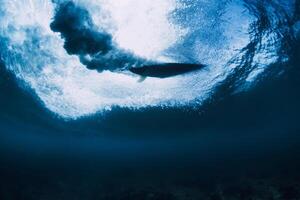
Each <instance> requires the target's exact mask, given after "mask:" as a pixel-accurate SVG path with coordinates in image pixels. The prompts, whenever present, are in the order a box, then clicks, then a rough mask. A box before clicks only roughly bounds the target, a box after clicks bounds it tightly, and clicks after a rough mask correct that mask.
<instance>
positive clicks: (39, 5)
mask: <svg viewBox="0 0 300 200" xmlns="http://www.w3.org/2000/svg"><path fill="white" fill-rule="evenodd" d="M64 2H66V1H64V0H55V1H54V0H53V1H51V0H9V1H8V0H0V5H1V6H0V19H1V20H0V44H1V50H0V58H1V61H3V63H4V64H5V67H6V68H7V70H9V71H10V72H11V73H13V74H14V75H15V76H16V78H17V80H18V82H19V85H20V87H22V88H23V89H25V90H27V91H28V92H33V93H34V94H35V95H36V96H37V97H38V98H39V100H40V101H41V103H42V104H43V105H44V106H45V107H46V108H47V109H48V110H50V111H51V112H53V113H54V114H55V115H57V116H59V117H62V118H64V119H77V118H81V117H84V116H90V115H93V114H96V113H105V112H109V111H110V110H112V109H113V108H114V107H121V108H130V109H141V108H146V107H162V108H168V107H182V106H191V107H195V106H196V107H197V106H200V105H201V104H202V103H203V102H204V101H205V100H207V99H208V98H210V97H212V96H213V94H214V92H215V89H216V88H217V87H218V86H220V85H221V84H222V83H223V82H224V81H225V80H227V79H228V77H231V76H234V75H236V73H237V71H240V70H241V69H245V65H247V67H248V68H247V70H245V71H247V73H244V74H243V76H241V75H239V77H237V79H239V80H240V79H243V83H242V84H241V85H239V87H238V88H237V89H236V90H239V91H240V90H241V89H245V88H249V86H251V85H252V84H254V83H255V82H256V81H257V79H258V78H259V77H260V75H261V74H263V73H264V72H265V71H266V69H268V68H269V66H271V65H272V64H274V63H276V62H278V61H279V60H280V61H285V60H287V59H288V58H287V57H286V56H284V55H278V52H279V49H280V47H281V45H282V43H281V42H280V41H281V40H282V39H283V38H284V37H283V36H284V34H285V32H284V31H286V29H287V28H286V26H284V25H282V26H281V27H280V28H281V29H279V33H278V32H271V31H266V30H267V28H268V27H266V28H265V29H264V30H262V32H260V33H259V34H255V37H253V34H252V32H251V30H253V25H257V24H258V23H257V22H258V21H259V20H261V15H260V14H257V15H255V14H253V13H255V12H257V10H255V11H253V9H254V7H255V6H254V7H251V5H252V3H249V2H248V1H238V0H228V1H227V0H221V1H220V0H210V1H207V0H197V1H190V0H165V1H163V2H162V1H160V0H143V1H140V0H122V1H119V0H73V1H72V2H73V3H74V4H75V5H78V6H80V7H81V8H83V9H85V10H86V11H87V12H88V13H89V15H90V16H91V19H92V21H93V23H94V24H95V26H96V28H97V29H98V30H99V31H105V32H106V33H107V34H109V35H110V36H111V38H112V41H113V44H114V45H115V46H116V49H117V50H119V51H120V52H128V53H129V54H130V55H133V56H134V57H139V58H142V59H145V60H152V61H153V60H154V61H159V62H198V63H203V64H205V65H207V66H208V67H207V68H206V69H204V70H200V71H197V72H194V73H190V74H186V75H182V76H176V77H171V78H167V79H158V78H147V79H146V80H145V81H144V82H142V83H140V82H138V81H137V80H138V77H137V76H136V75H134V74H131V73H129V72H120V71H109V70H104V71H101V72H99V71H96V70H90V69H87V68H86V66H85V65H83V64H82V62H80V58H79V57H78V56H76V55H70V54H68V53H67V51H66V49H65V48H64V42H65V41H64V39H63V38H62V37H61V35H60V33H58V32H54V31H53V30H51V28H50V24H51V23H52V22H53V20H54V16H55V13H56V10H57V7H58V6H59V5H60V4H62V3H64ZM247 2H248V3H247ZM274 4H275V3H274ZM279 4H280V3H279ZM276 5H277V4H276ZM280 5H281V4H280ZM274 7H275V6H274V5H273V4H272V5H269V8H270V9H267V11H266V12H268V14H270V13H272V14H273V13H278V10H277V11H274V10H273V8H274ZM292 7H293V4H292V3H290V4H289V6H287V5H283V8H282V9H286V10H289V9H292ZM255 8H259V7H255ZM267 8H268V7H267ZM270 15H271V14H270ZM288 17H289V16H285V15H284V16H281V15H279V14H278V15H276V16H275V17H274V16H273V18H272V20H270V23H275V24H279V23H278V22H284V19H286V18H288ZM274 19H275V20H274ZM276 19H278V20H276ZM270 27H274V24H272V25H270ZM281 30H284V31H281ZM289 30H290V29H289ZM257 37H259V42H258V43H254V42H253V41H255V39H257ZM278 41H279V42H278ZM249 44H254V45H256V46H255V51H254V55H250V57H251V63H249V62H246V61H245V60H247V59H248V58H249V57H247V58H245V56H249V55H248V54H249V51H250V45H249ZM116 55H118V52H116ZM107 62H108V63H106V64H108V65H109V60H108V61H107ZM249 66H251V67H249ZM241 77H242V78H241Z"/></svg>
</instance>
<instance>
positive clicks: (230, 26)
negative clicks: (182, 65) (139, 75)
mask: <svg viewBox="0 0 300 200" xmlns="http://www.w3.org/2000/svg"><path fill="white" fill-rule="evenodd" d="M0 2H2V1H1V0H0ZM36 2H37V3H35V4H34V3H33V4H34V5H33V6H31V7H30V6H29V7H28V8H27V7H25V8H24V10H26V9H27V10H26V12H24V13H27V15H24V16H25V17H26V16H28V15H29V16H31V17H29V19H32V21H33V22H32V23H31V22H30V21H29V22H27V21H26V20H22V19H23V18H24V16H22V15H21V16H18V9H19V6H20V5H21V6H24V5H22V3H18V2H17V1H16V2H15V1H12V3H11V4H9V3H6V1H5V0H4V1H3V2H2V3H3V9H2V7H1V6H0V7H1V16H2V18H0V19H1V20H2V21H1V23H0V24H1V27H0V30H1V32H0V37H1V47H2V49H1V51H0V58H1V60H2V64H1V66H0V92H1V93H0V163H1V164H0V177H1V178H0V198H1V199H5V200H6V199H30V200H31V199H32V200H35V199H198V198H200V197H199V195H200V196H201V195H203V196H202V198H200V199H207V198H210V199H214V198H217V199H218V198H220V197H219V196H218V195H220V194H218V191H219V190H218V188H219V187H221V188H225V189H224V191H225V193H224V195H225V196H226V195H227V196H228V197H229V196H237V198H238V199H249V198H250V196H253V195H258V196H259V195H262V194H261V193H263V195H266V196H267V195H269V193H268V192H267V191H269V190H267V189H265V188H264V187H265V185H267V186H269V187H272V188H273V189H274V190H276V191H277V192H279V194H280V197H278V198H279V199H293V198H294V199H297V198H299V197H300V193H299V190H300V188H299V186H298V183H299V181H300V174H299V167H300V162H299V160H300V156H299V155H300V154H299V153H300V151H299V150H300V149H299V145H300V136H299V131H300V124H299V119H300V116H299V115H300V114H299V113H300V104H299V102H300V93H299V92H300V79H299V77H300V71H299V65H300V60H299V58H300V52H299V45H300V43H299V9H300V8H299V4H300V3H299V2H298V1H246V0H245V1H228V2H227V1H224V2H223V4H224V7H222V6H221V5H222V4H221V5H220V4H219V3H218V2H217V1H216V2H215V1H212V2H211V3H205V2H204V3H203V1H195V2H193V1H182V2H183V3H185V4H186V5H188V6H186V7H180V6H178V7H177V8H176V9H173V10H172V15H170V16H169V18H172V19H169V18H168V19H169V20H171V22H172V23H174V24H180V28H182V29H185V28H186V29H188V30H189V31H188V32H187V33H186V34H185V35H184V36H181V37H182V38H180V39H178V41H177V42H174V43H172V40H171V39H170V40H168V38H167V39H166V38H164V37H165V36H161V37H163V40H161V38H160V36H157V35H156V33H155V34H150V36H147V37H150V38H152V37H154V38H156V36H157V38H158V39H157V41H158V42H159V41H160V40H161V43H163V41H165V40H167V43H172V45H170V46H168V45H167V47H164V50H161V49H160V48H162V47H160V48H158V47H157V45H156V43H155V42H157V41H156V40H153V41H152V45H153V46H155V47H157V48H158V49H159V50H157V49H154V50H152V51H155V52H156V51H157V52H159V53H156V54H159V55H155V56H153V55H152V54H151V53H149V52H147V49H144V53H145V54H143V53H141V49H140V47H139V45H141V46H142V47H143V45H146V46H147V44H143V43H141V44H140V43H138V42H137V44H138V45H137V46H136V45H133V46H130V45H129V46H127V48H128V49H129V50H128V49H126V47H124V45H125V46H126V45H128V44H127V43H126V34H128V32H126V31H128V30H127V29H124V30H125V32H124V30H123V29H122V28H120V30H119V32H117V33H115V32H114V31H111V29H110V28H108V27H107V25H103V27H101V28H100V29H99V27H98V26H99V23H100V22H98V21H97V20H99V19H98V18H95V16H93V12H95V13H97V12H98V10H97V9H99V8H101V9H102V7H101V6H102V5H106V3H105V2H102V3H101V2H100V1H99V2H100V3H97V2H96V1H87V2H89V3H84V2H81V1H78V2H77V4H76V3H75V4H72V6H71V7H70V8H69V9H70V10H69V11H68V12H66V11H65V12H63V13H60V14H57V13H59V10H60V9H62V8H61V7H60V6H64V5H65V4H64V1H53V2H51V1H49V2H48V1H42V0H39V1H36ZM47 2H48V3H47ZM128 2H129V3H128V4H130V1H128ZM133 2H134V1H133ZM170 2H172V1H170ZM221 3H222V2H221ZM48 4H49V5H50V4H51V5H52V4H53V5H55V6H57V7H56V8H55V10H54V11H53V13H51V12H50V11H49V13H50V14H53V15H49V16H51V20H50V22H53V21H54V22H55V21H56V20H58V21H57V23H58V24H59V23H62V24H63V27H65V28H66V30H58V29H59V28H58V29H57V30H56V31H57V32H61V35H59V33H57V34H56V35H52V34H54V32H53V33H52V31H54V30H53V27H52V29H51V28H50V22H49V23H48V21H47V20H41V22H40V21H38V19H39V18H42V19H43V17H45V19H46V18H47V16H48V14H49V13H48V14H45V16H44V15H41V13H43V12H45V10H47V9H49V5H48ZM156 4H158V5H160V4H161V6H158V7H155V6H154V7H153V8H152V10H150V11H149V12H150V13H151V12H152V11H153V10H154V11H156V12H155V13H156V14H157V16H158V17H163V14H160V12H162V13H164V12H163V10H164V6H167V7H168V6H169V4H168V3H167V5H165V4H162V3H159V2H158V3H157V2H154V3H153V5H156ZM11 5H15V7H14V6H11ZM43 5H45V6H44V7H43ZM150 5H152V3H150V4H148V1H145V6H146V7H147V6H150ZM170 5H171V4H170ZM5 6H6V7H5ZM35 6H37V7H39V6H40V7H41V10H42V11H41V12H38V11H37V10H36V8H35ZM76 6H77V7H76ZM97 6H99V7H97ZM227 6H228V7H227ZM5 8H6V9H8V8H10V9H15V10H11V11H12V12H11V13H10V12H7V11H6V10H5ZM29 8H30V9H29ZM91 8H95V9H94V10H93V9H91ZM139 8H140V9H144V7H143V6H141V7H139ZM158 8H161V9H162V10H160V9H158ZM200 8H203V9H204V11H203V10H201V9H200ZM74 9H75V11H74ZM112 9H113V10H117V9H118V6H117V7H112ZM156 9H158V10H156ZM199 9H200V11H199ZM99 12H100V11H99ZM136 12H137V11H136ZM16 13H17V14H16ZM28 13H29V14H28ZM32 13H36V15H37V16H35V17H36V18H37V19H35V18H34V17H33V15H31V14H32ZM64 13H65V15H64ZM120 13H121V14H120V16H123V17H124V16H127V14H126V15H123V11H122V12H121V11H120ZM137 13H138V12H137ZM241 13H242V15H241ZM118 14H119V13H118ZM74 15H75V19H74ZM76 15H78V17H79V18H76ZM111 15H112V16H114V14H111ZM235 15H238V16H239V17H235ZM240 15H241V16H240ZM91 16H93V17H91ZM116 16H119V15H117V14H116ZM129 16H131V15H129ZM68 17H70V18H71V22H70V21H68V20H70V18H68ZM72 17H73V18H72ZM101 17H102V16H100V19H102V18H101ZM140 17H141V18H143V17H144V16H140ZM147 17H148V16H145V20H149V19H148V18H147ZM198 17H201V18H199V19H201V20H199V21H200V22H199V21H197V20H196V19H198ZM243 17H244V18H245V19H244V18H243ZM65 19H68V20H67V21H65ZM122 19H123V18H122ZM150 19H151V18H150ZM226 19H227V20H237V19H239V20H241V22H240V23H244V25H245V26H247V27H246V28H245V30H244V29H243V30H242V29H241V27H240V26H238V25H239V23H229V21H224V20H226ZM84 20H86V21H84ZM93 20H94V21H93ZM163 20H164V19H161V21H163ZM129 21H130V20H129ZM154 21H155V20H154ZM207 21H209V22H207ZM121 22H122V23H125V22H123V21H122V20H121ZM121 22H116V25H115V26H116V27H118V26H120V27H123V26H121V25H122V23H121ZM143 22H144V21H142V22H141V23H142V24H143ZM171 22H170V23H171ZM246 22H249V23H246ZM44 23H45V24H46V25H45V27H49V30H48V29H44V27H43V25H44ZM103 23H104V22H103ZM111 23H112V22H111V21H109V25H111ZM119 23H121V25H119ZM126 23H127V22H126ZM137 23H139V22H137ZM151 23H152V21H151ZM151 23H150V22H149V27H151ZM155 23H157V22H156V21H155ZM222 23H224V24H222ZM7 24H8V25H7ZM66 24H71V25H70V26H67V25H66ZM100 24H101V23H100ZM133 24H134V25H136V23H133ZM216 24H217V25H216ZM126 25H127V27H131V23H130V22H128V24H126ZM163 25H165V24H164V23H163V24H161V26H163ZM189 25H191V27H193V28H191V27H189ZM196 25H198V26H200V27H197V26H196ZM248 25H249V27H248ZM141 26H142V25H141ZM203 27H204V28H205V29H207V30H203ZM152 28H153V27H152ZM106 29H107V31H106ZM161 29H163V28H161ZM100 30H101V31H100ZM163 30H164V31H167V30H169V29H163ZM43 31H44V32H43ZM47 31H49V33H48V32H47ZM76 31H78V32H76ZM130 31H131V29H129V33H130ZM144 31H145V33H146V31H147V30H144ZM169 31H170V33H169V35H172V31H174V30H169ZM243 31H246V32H245V33H243ZM45 32H46V33H45ZM175 32H176V31H175ZM225 32H226V34H225ZM18 33H20V35H18ZM81 33H85V34H81ZM114 34H115V35H114ZM122 34H125V39H124V37H123V36H122ZM157 34H158V35H159V33H157ZM223 34H224V35H223ZM244 34H245V35H246V36H244ZM120 35H121V36H120ZM145 35H147V34H145ZM175 35H176V34H175ZM237 35H239V36H237ZM235 36H236V38H237V39H234V38H235ZM118 37H120V38H121V39H120V38H119V39H118ZM128 37H129V36H128ZM145 37H146V36H145ZM170 37H171V36H170ZM74 38H76V39H74ZM77 39H78V40H77ZM136 39H137V38H136ZM142 39H145V38H142ZM146 39H147V38H146ZM148 39H149V38H148ZM123 40H125V41H123ZM137 40H138V39H137ZM129 41H130V42H131V40H129ZM72 42H74V43H72ZM123 42H124V43H123ZM68 43H69V44H68ZM90 43H92V44H98V45H96V47H94V46H93V48H92V47H91V49H89V48H88V47H90ZM161 43H160V44H161ZM233 43H234V45H233ZM104 44H105V45H106V46H105V45H104ZM195 44H198V45H199V46H200V47H203V48H204V50H203V51H204V52H202V51H201V50H199V48H200V47H198V46H197V45H195ZM207 44H209V45H208V46H206V45H207ZM101 45H104V46H101ZM231 45H232V46H231ZM99 46H101V48H100V47H99ZM97 47H99V49H97ZM143 48H145V47H143ZM143 48H142V50H143ZM149 48H150V47H149ZM53 49H54V50H53ZM104 49H105V50H104ZM233 49H234V50H233ZM231 50H232V52H231ZM57 52H59V53H57ZM95 52H101V53H95ZM142 52H143V51H142ZM224 52H226V53H224ZM56 53H57V54H56ZM68 53H69V54H68ZM148 53H149V54H148ZM216 53H217V54H218V55H219V56H215V55H216ZM227 53H228V54H229V55H227ZM150 54H151V55H150ZM206 54H207V55H206ZM111 55H116V56H111ZM200 56H203V58H199V57H200ZM205 56H206V57H205ZM82 57H85V58H84V59H86V58H87V57H91V58H89V59H87V60H85V61H82ZM161 57H164V58H163V59H162V58H161ZM79 58H80V59H81V61H79ZM168 59H169V60H170V59H171V60H173V61H176V62H195V61H196V62H201V63H208V69H206V71H201V72H198V74H188V75H186V76H184V77H174V78H171V79H166V80H164V79H162V80H160V79H159V80H157V79H150V80H146V81H145V82H143V83H138V82H136V80H135V79H136V77H135V76H134V75H131V74H129V73H128V72H126V67H127V64H128V63H129V64H132V63H134V64H133V65H135V64H136V63H137V64H140V63H148V62H152V61H153V60H157V62H165V60H168ZM95 63H96V64H95ZM103 63H105V64H104V65H102V64H103ZM124 63H127V64H124ZM224 63H225V64H224ZM222 64H224V65H222ZM73 65H76V66H77V67H74V66H73ZM94 65H96V66H97V68H98V69H96V70H95V69H94V67H91V66H94ZM119 65H122V66H123V67H122V70H121V71H119V70H120V69H118V68H116V67H115V66H119ZM110 66H111V68H110ZM91 68H93V69H92V70H91ZM107 68H109V70H111V71H104V72H103V70H105V69H107ZM262 69H263V70H262ZM124 70H125V72H124ZM90 73H92V74H90ZM98 74H100V75H98ZM61 77H62V79H61ZM131 79H134V80H131ZM98 81H99V82H98ZM116 82H117V83H116ZM98 84H99V85H98ZM139 84H140V85H139ZM127 97H128V99H127ZM129 97H130V98H129ZM243 181H244V182H243ZM259 181H261V182H263V185H264V187H262V186H261V183H260V182H259ZM241 182H242V183H243V184H240V183H241ZM245 182H246V183H245ZM228 185H230V186H232V185H233V187H232V188H233V189H231V190H230V189H228V190H226V188H227V187H229V186H228ZM245 185H247V186H245ZM243 186H245V187H246V189H245V188H244V187H243ZM267 186H266V187H267ZM256 187H257V188H258V189H257V188H256ZM261 187H262V188H263V189H262V188H261ZM249 188H250V189H249ZM291 188H292V189H291ZM226 192H227V193H226ZM179 193H180V194H179ZM214 193H216V194H217V195H215V194H214ZM256 193H258V194H256ZM265 193H267V194H265ZM183 194H184V195H189V196H188V197H187V196H185V197H183V196H182V195H183ZM149 195H150V196H149ZM266 196H264V197H265V198H267V197H269V196H267V197H266ZM228 199H229V198H228Z"/></svg>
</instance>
